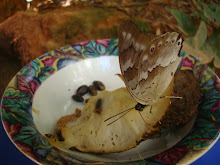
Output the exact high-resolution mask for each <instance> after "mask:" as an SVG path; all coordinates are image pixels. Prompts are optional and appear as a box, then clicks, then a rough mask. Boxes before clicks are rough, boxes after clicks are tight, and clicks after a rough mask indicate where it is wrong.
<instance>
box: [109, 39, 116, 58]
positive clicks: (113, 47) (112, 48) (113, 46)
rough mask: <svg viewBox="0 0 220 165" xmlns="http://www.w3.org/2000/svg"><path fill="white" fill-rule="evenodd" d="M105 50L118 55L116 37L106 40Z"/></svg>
mask: <svg viewBox="0 0 220 165" xmlns="http://www.w3.org/2000/svg"><path fill="white" fill-rule="evenodd" d="M107 52H109V54H110V55H113V56H117V55H118V39H111V40H110V41H109V42H108V47H107Z"/></svg>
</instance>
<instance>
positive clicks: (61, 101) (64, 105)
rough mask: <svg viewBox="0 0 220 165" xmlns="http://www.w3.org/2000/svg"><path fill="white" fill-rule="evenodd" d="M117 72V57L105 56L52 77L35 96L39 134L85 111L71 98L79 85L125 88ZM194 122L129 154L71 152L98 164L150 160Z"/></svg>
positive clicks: (80, 63) (171, 144)
mask: <svg viewBox="0 0 220 165" xmlns="http://www.w3.org/2000/svg"><path fill="white" fill-rule="evenodd" d="M117 73H121V71H120V67H119V62H118V57H116V56H103V57H99V58H89V59H86V60H83V61H80V62H77V63H74V64H70V65H68V66H66V67H65V68H63V69H61V70H60V71H58V72H57V73H55V74H54V75H52V76H51V77H49V78H48V79H47V80H46V81H45V82H44V83H43V84H42V85H41V86H40V87H39V89H38V90H37V92H36V93H35V95H34V100H33V105H32V108H33V119H34V122H35V125H36V127H37V128H38V130H39V132H40V133H41V134H43V135H44V134H48V133H50V134H53V133H54V129H55V127H56V122H57V120H58V119H59V118H60V117H62V116H65V115H68V114H72V113H74V111H75V109H76V108H79V109H83V106H84V104H83V103H76V102H75V101H73V100H72V98H71V96H72V95H73V94H74V93H75V91H76V89H77V88H78V87H79V86H81V85H91V84H92V82H93V81H94V80H99V81H102V82H103V83H104V84H105V86H106V89H107V90H109V91H112V90H115V89H117V88H120V87H123V86H125V85H124V83H123V81H122V80H121V79H120V78H119V77H118V76H116V75H115V74H117ZM86 97H89V95H86ZM194 120H195V118H194V119H192V120H191V121H190V122H189V123H188V124H186V125H185V126H183V127H178V128H175V129H169V130H165V131H163V133H162V136H161V137H160V138H158V139H150V140H146V141H144V142H142V143H141V144H139V145H138V146H137V147H136V148H134V149H131V150H129V151H125V152H121V153H112V154H92V153H82V152H77V151H71V152H72V154H73V155H77V157H83V158H84V159H85V158H86V159H89V160H95V161H105V162H118V161H120V162H126V161H132V160H140V155H141V157H143V158H147V157H150V156H153V155H155V154H158V153H160V152H162V151H164V150H166V149H168V148H170V147H172V146H173V145H175V144H176V143H177V142H179V141H180V140H181V139H182V138H183V137H184V136H185V135H186V134H187V133H188V132H189V131H190V129H191V128H192V126H193V123H194ZM139 153H140V155H139Z"/></svg>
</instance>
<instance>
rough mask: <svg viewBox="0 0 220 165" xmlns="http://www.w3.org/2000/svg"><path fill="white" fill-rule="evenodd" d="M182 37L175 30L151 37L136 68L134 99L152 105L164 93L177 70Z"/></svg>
mask: <svg viewBox="0 0 220 165" xmlns="http://www.w3.org/2000/svg"><path fill="white" fill-rule="evenodd" d="M181 47H182V38H180V37H179V34H178V33H176V32H172V33H166V34H163V35H161V36H158V37H156V38H155V39H153V40H152V41H151V42H150V43H149V44H148V46H147V48H146V49H145V50H144V52H143V53H142V55H141V57H140V60H139V65H138V66H139V68H138V85H137V88H136V89H135V90H134V91H133V92H134V93H135V95H136V100H137V101H138V102H139V103H141V104H144V105H152V104H153V103H155V102H156V100H157V99H158V98H159V97H160V96H161V95H162V94H163V93H164V91H165V90H166V88H167V87H168V85H169V84H170V82H171V80H172V78H173V75H174V73H175V72H176V70H177V67H178V65H179V63H180V62H181V59H182V58H181V57H180V56H179V52H180V49H181Z"/></svg>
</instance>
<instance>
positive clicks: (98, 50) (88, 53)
mask: <svg viewBox="0 0 220 165" xmlns="http://www.w3.org/2000/svg"><path fill="white" fill-rule="evenodd" d="M105 53H106V48H105V46H104V45H101V44H98V43H97V42H96V41H90V42H89V43H88V44H87V45H84V46H82V54H83V55H84V56H85V57H88V58H94V57H98V56H100V55H104V54H105Z"/></svg>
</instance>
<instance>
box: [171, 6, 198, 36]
mask: <svg viewBox="0 0 220 165" xmlns="http://www.w3.org/2000/svg"><path fill="white" fill-rule="evenodd" d="M168 10H169V11H170V12H171V14H172V15H173V16H174V17H175V19H176V20H177V22H178V26H179V28H180V30H181V31H182V32H184V33H185V34H186V35H188V36H194V35H195V33H196V28H195V26H194V24H193V22H192V20H191V18H190V17H189V16H188V15H187V14H186V13H184V12H182V11H179V10H176V9H168Z"/></svg>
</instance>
